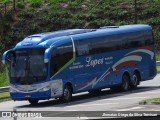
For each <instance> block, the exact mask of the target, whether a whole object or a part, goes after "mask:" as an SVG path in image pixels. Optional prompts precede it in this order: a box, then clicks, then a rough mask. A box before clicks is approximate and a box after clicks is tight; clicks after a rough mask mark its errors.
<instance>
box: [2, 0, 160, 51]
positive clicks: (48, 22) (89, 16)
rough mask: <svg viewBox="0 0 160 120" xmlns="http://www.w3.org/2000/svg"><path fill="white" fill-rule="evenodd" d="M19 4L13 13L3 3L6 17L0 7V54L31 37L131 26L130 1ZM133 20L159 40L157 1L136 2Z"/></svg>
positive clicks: (34, 1) (46, 0)
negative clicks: (50, 33) (136, 18)
mask: <svg viewBox="0 0 160 120" xmlns="http://www.w3.org/2000/svg"><path fill="white" fill-rule="evenodd" d="M0 1H1V2H2V1H4V0H0ZM19 1H20V2H17V3H16V11H14V10H13V7H12V4H13V3H7V6H8V7H7V13H6V15H4V12H2V11H3V10H4V7H3V4H1V6H0V7H1V10H2V11H1V13H0V14H2V15H1V17H2V20H1V21H2V22H1V28H3V30H1V31H2V32H1V38H0V39H1V43H2V44H1V45H0V47H1V50H2V51H3V50H6V49H8V48H10V47H11V46H13V45H15V44H16V43H17V42H18V41H20V40H22V39H23V38H24V37H26V36H28V35H31V34H34V33H41V32H47V31H55V30H60V29H69V28H99V27H100V26H106V25H123V24H133V23H134V0H127V1H126V0H24V2H23V1H22V0H19ZM137 16H138V23H146V24H150V25H152V26H153V28H154V32H155V36H156V39H159V37H160V34H159V32H158V29H159V26H158V25H160V0H137ZM1 17H0V18H1ZM2 51H1V52H2Z"/></svg>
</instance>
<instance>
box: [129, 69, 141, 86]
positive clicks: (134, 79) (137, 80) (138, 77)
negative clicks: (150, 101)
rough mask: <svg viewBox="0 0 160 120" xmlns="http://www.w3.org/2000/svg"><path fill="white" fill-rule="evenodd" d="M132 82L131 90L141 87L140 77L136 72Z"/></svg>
mask: <svg viewBox="0 0 160 120" xmlns="http://www.w3.org/2000/svg"><path fill="white" fill-rule="evenodd" d="M132 79H133V80H132V81H131V84H130V86H131V88H132V89H135V88H137V86H138V85H139V81H140V76H139V75H138V73H136V72H134V74H133V76H132Z"/></svg>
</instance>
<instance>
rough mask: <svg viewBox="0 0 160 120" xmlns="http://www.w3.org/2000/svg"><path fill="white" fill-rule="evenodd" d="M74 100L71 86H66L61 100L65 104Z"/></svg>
mask: <svg viewBox="0 0 160 120" xmlns="http://www.w3.org/2000/svg"><path fill="white" fill-rule="evenodd" d="M71 99H72V90H71V87H70V86H69V85H65V87H64V92H63V96H62V97H60V100H61V101H63V102H69V101H71Z"/></svg>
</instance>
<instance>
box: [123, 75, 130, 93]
mask: <svg viewBox="0 0 160 120" xmlns="http://www.w3.org/2000/svg"><path fill="white" fill-rule="evenodd" d="M129 81H130V78H129V76H128V75H127V74H124V75H123V76H122V84H121V90H122V91H128V90H129V87H130V86H129Z"/></svg>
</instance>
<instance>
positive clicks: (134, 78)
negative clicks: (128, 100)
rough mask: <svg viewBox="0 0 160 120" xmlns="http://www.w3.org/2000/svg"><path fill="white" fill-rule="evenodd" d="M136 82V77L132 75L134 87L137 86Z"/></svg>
mask: <svg viewBox="0 0 160 120" xmlns="http://www.w3.org/2000/svg"><path fill="white" fill-rule="evenodd" d="M137 82H138V78H137V76H136V75H135V74H134V75H133V85H134V86H136V85H137Z"/></svg>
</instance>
